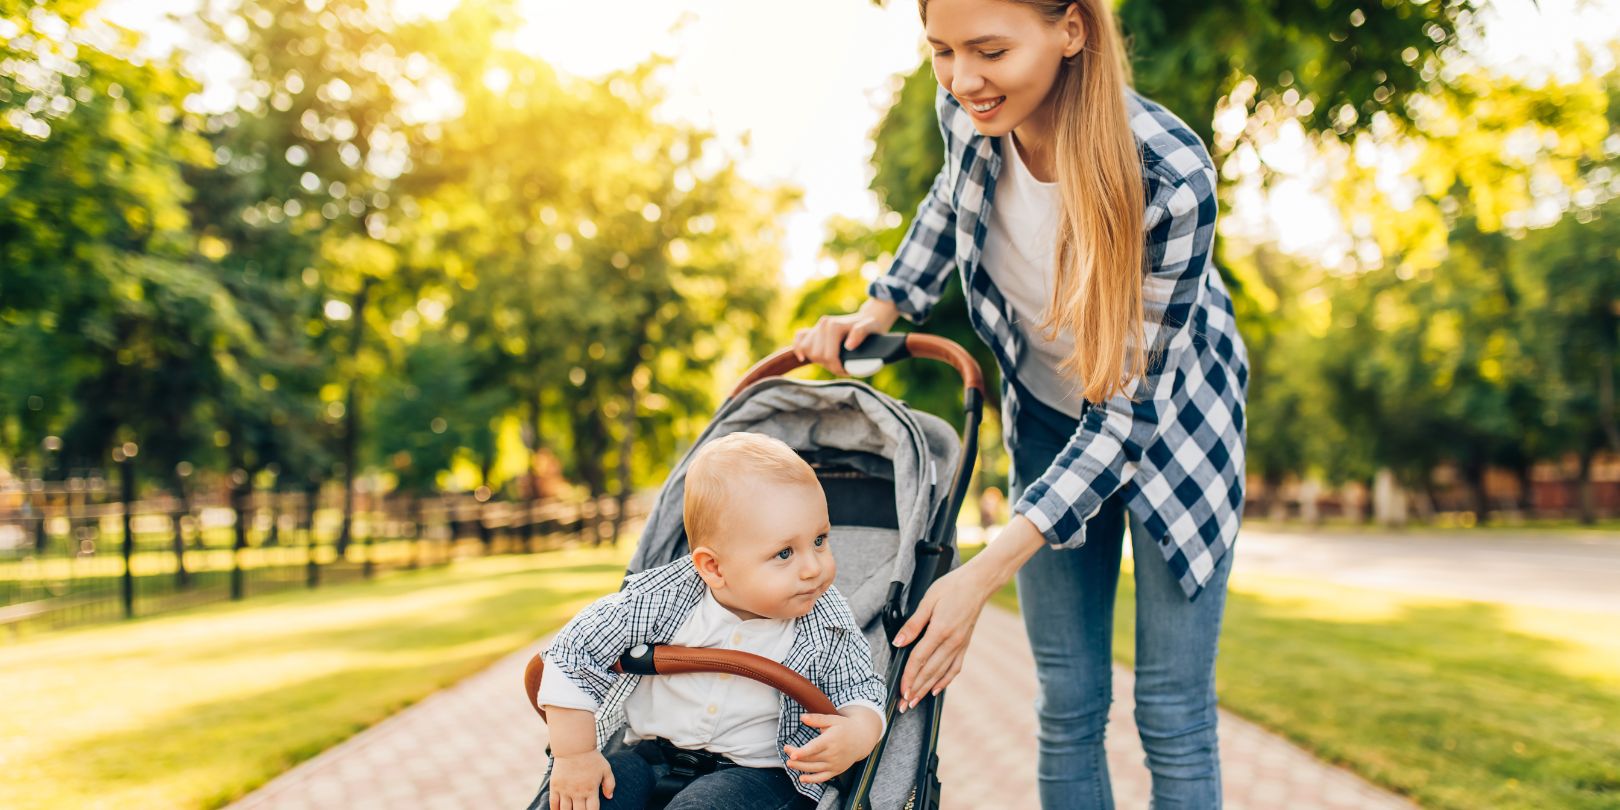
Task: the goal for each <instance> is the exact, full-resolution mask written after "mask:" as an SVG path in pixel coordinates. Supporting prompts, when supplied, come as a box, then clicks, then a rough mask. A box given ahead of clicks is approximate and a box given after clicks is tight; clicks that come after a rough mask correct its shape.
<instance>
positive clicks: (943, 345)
mask: <svg viewBox="0 0 1620 810" xmlns="http://www.w3.org/2000/svg"><path fill="white" fill-rule="evenodd" d="M906 352H907V353H908V354H910V355H911V356H912V357H923V358H927V359H929V360H938V361H940V362H942V363H947V364H949V365H951V366H952V367H954V368H955V369H956V373H957V374H958V375H959V376H961V378H962V388H963V391H964V392H966V391H968V390H972V389H978V391H979V394H980V396H981V398H982V397H983V395H984V393H985V391H984V372H982V371H981V370H980V369H979V361H977V360H974V359H973V355H972V354H971V353H969V352H968V350H967V349H964V348H962V346H961V344H959V343H957V342H956V341H954V340H951V339H950V338H943V337H940V336H939V335H925V334H923V333H921V332H908V333H906ZM802 365H806V364H805V363H804V362H803V361H801V360H800V359H799V358H798V357H796V356H795V355H794V354H793V350H792V349H779V350H778V351H776V353H774V354H772V355H771V356H769V357H766V358H765V359H764V360H761V361H759V362H758V363H755V364H754V367H753V368H750V369H748V373H746V374H744V375H743V378H742V380H740V381H739V382H738V383H737V387H736V388H734V389H732V391H731V396H733V397H735V396H737V395H738V394H740V393H742V391H743V389H744V388H747V387H748V386H750V385H753V384H754V383H756V382H759V381H760V380H763V379H765V378H767V377H779V376H781V375H783V374H786V373H788V372H789V371H792V370H794V369H796V368H798V367H800V366H802Z"/></svg>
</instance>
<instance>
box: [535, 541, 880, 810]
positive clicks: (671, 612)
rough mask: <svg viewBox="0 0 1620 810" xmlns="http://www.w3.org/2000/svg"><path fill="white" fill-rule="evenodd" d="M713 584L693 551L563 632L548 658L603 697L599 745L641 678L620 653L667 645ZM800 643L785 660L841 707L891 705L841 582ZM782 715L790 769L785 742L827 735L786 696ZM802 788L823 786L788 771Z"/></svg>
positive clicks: (639, 577) (821, 603)
mask: <svg viewBox="0 0 1620 810" xmlns="http://www.w3.org/2000/svg"><path fill="white" fill-rule="evenodd" d="M707 587H708V586H707V585H705V584H704V583H703V579H702V577H700V576H698V572H697V568H696V567H695V566H694V565H693V564H692V558H691V557H682V558H680V559H679V560H676V561H675V562H672V563H669V564H668V565H661V566H659V567H657V568H652V569H648V570H646V571H643V572H641V573H639V574H635V575H632V576H630V577H629V578H628V579H627V580H626V581H625V585H624V588H623V589H622V590H620V591H619V592H618V593H615V594H611V595H609V596H604V597H602V598H601V599H598V600H596V601H595V602H593V603H591V604H590V606H588V607H586V608H585V609H584V610H582V611H580V612H579V614H578V615H576V616H574V618H573V620H571V621H569V622H568V624H567V625H566V626H564V627H563V629H562V630H561V631H560V632H558V633H557V636H556V638H555V639H553V640H552V642H551V648H550V649H548V650H547V651H546V660H547V661H548V662H550V663H551V664H552V665H554V666H557V667H559V668H560V669H561V671H562V672H563V673H564V674H565V675H567V676H568V679H569V680H570V681H572V682H573V683H574V685H576V686H578V687H579V688H580V689H583V690H584V691H585V693H586V694H588V695H590V696H591V697H592V698H594V699H595V700H596V702H597V711H596V747H597V748H598V749H601V748H602V746H604V745H606V744H607V742H608V738H609V736H610V735H612V734H613V732H614V731H615V730H617V729H619V728H621V727H623V726H624V723H625V717H624V705H625V701H626V700H627V699H629V697H630V693H631V692H633V691H635V688H636V684H637V683H639V682H640V681H641V676H639V675H631V674H623V675H620V674H618V673H615V672H613V670H612V666H613V663H614V662H615V661H617V660H618V659H619V656H620V655H623V654H624V652H625V651H626V650H628V649H630V648H631V647H634V646H636V645H637V644H668V643H669V640H670V639H671V638H672V637H674V635H675V632H676V631H677V630H679V629H680V627H681V624H682V623H683V622H685V621H686V618H687V617H688V616H689V615H691V613H692V610H693V609H695V608H696V607H697V605H698V602H699V601H700V600H702V598H703V593H704V590H705V589H706V588H707ZM793 629H794V639H793V646H792V647H791V648H790V649H789V650H788V654H787V658H786V659H784V660H783V661H782V665H783V666H786V667H787V668H788V669H791V670H793V671H794V672H797V673H799V674H800V675H803V676H804V677H805V678H807V679H808V680H809V681H810V682H811V683H813V684H815V685H816V686H817V687H819V688H820V689H821V691H822V692H825V693H826V695H827V697H828V698H830V699H831V700H832V702H833V705H834V706H839V707H843V706H846V705H849V704H850V703H854V702H857V701H865V702H868V703H871V704H873V705H875V706H878V707H880V709H879V713H880V714H881V713H882V709H881V707H883V705H884V699H885V688H884V684H883V679H882V678H881V677H879V676H878V674H877V672H876V671H875V670H873V668H872V652H871V649H870V648H869V647H867V645H866V637H865V636H863V635H861V631H860V628H859V626H857V625H856V623H855V616H854V614H852V613H850V610H849V603H847V602H845V601H844V597H843V595H842V594H840V593H839V592H838V589H837V588H828V589H827V592H826V593H824V594H822V595H821V598H819V599H817V600H816V603H815V605H814V606H813V607H811V609H810V612H809V613H807V614H805V615H803V616H800V617H799V618H797V619H794V620H793ZM780 700H781V707H782V714H781V721H780V723H779V724H778V726H777V733H776V742H777V753H778V754H780V755H781V756H782V758H783V767H784V768H786V767H787V764H786V762H787V755H786V754H785V753H784V752H783V751H782V746H784V745H792V746H794V747H798V746H803V745H806V744H808V743H809V742H810V741H811V740H813V739H815V738H816V736H817V735H818V734H819V733H820V732H818V731H817V730H816V729H813V728H811V727H809V726H807V725H805V724H803V723H801V722H799V718H800V717H802V716H803V715H804V713H805V712H804V707H802V706H800V705H799V704H798V702H797V701H794V700H792V699H790V698H788V697H787V696H786V695H782V696H780ZM787 770H788V772H789V774H791V775H792V776H793V778H794V781H793V783H794V785H795V786H796V787H797V788H798V790H799V792H800V793H802V794H804V795H806V796H809V797H810V798H812V799H818V800H819V799H820V798H821V794H822V792H823V791H824V790H825V789H826V788H825V786H823V785H818V784H812V785H806V784H801V783H800V782H799V781H798V773H797V772H795V771H794V770H793V769H792V768H788V769H787Z"/></svg>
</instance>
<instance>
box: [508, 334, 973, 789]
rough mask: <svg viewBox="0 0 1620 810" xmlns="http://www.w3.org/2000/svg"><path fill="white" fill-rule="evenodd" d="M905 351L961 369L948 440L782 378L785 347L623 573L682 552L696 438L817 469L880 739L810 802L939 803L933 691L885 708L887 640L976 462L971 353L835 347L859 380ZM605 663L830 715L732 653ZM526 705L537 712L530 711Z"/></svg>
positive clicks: (949, 529) (881, 406)
mask: <svg viewBox="0 0 1620 810" xmlns="http://www.w3.org/2000/svg"><path fill="white" fill-rule="evenodd" d="M908 357H915V358H928V359H933V360H939V361H942V362H945V363H948V364H950V365H951V366H953V367H955V369H956V370H957V372H958V373H959V374H960V375H961V377H962V381H963V395H962V399H963V414H964V416H963V430H962V436H961V438H960V439H958V437H957V435H956V433H955V431H954V430H953V429H952V428H951V426H950V425H949V424H947V423H946V422H945V421H944V420H942V419H940V418H939V417H936V416H933V415H931V414H927V413H922V412H919V411H914V410H912V409H911V408H910V407H909V406H907V405H906V404H905V403H903V402H900V401H899V400H896V399H894V398H892V397H889V396H886V395H884V394H882V393H880V392H878V391H877V390H875V389H873V388H872V387H871V386H869V385H867V384H866V383H863V382H860V381H858V380H853V379H839V380H833V381H823V382H815V381H805V380H793V379H787V378H785V377H782V376H781V375H783V374H785V373H787V372H789V371H791V370H793V369H794V368H796V367H798V366H799V365H800V362H799V361H798V359H797V358H795V357H794V355H793V353H792V352H791V351H787V350H783V351H779V352H777V353H775V354H773V355H772V356H770V357H768V358H766V359H765V360H762V361H760V362H759V363H758V364H756V365H755V366H754V367H753V368H752V369H750V370H749V371H748V373H747V374H746V375H745V376H744V377H743V379H742V381H741V382H740V383H738V385H737V388H736V390H734V391H733V392H732V394H731V396H730V397H729V398H728V399H727V400H726V402H725V403H724V404H723V405H722V406H721V407H720V410H719V412H718V413H716V414H715V417H714V419H713V421H711V422H710V423H709V425H708V427H707V428H705V429H704V431H703V435H702V436H701V437H700V438H699V439H698V441H697V444H696V445H694V447H693V448H692V451H691V452H689V453H688V454H687V456H686V458H684V459H682V460H681V462H680V463H679V464H677V465H676V467H675V469H674V470H673V471H672V472H671V473H670V475H669V478H668V480H666V481H665V482H664V486H663V488H662V489H661V490H660V492H659V493H658V497H657V499H656V500H655V501H654V503H653V506H652V511H651V513H650V514H649V516H648V520H647V525H646V528H645V529H644V530H643V531H642V535H641V540H640V543H639V544H638V546H637V548H636V551H635V553H634V556H633V557H632V558H631V561H630V565H629V570H628V571H627V572H626V573H627V574H634V573H636V572H639V571H644V570H647V569H649V568H654V567H656V566H659V565H663V564H665V563H669V562H672V561H674V560H676V559H677V558H679V557H680V556H681V555H683V554H685V553H686V533H685V530H684V528H683V527H682V518H681V512H682V497H683V494H684V491H685V488H684V482H685V476H686V469H687V467H688V465H689V464H690V463H691V460H692V454H693V453H695V452H696V450H697V448H698V447H701V446H702V445H703V443H704V442H707V441H710V440H712V439H716V438H719V437H721V436H724V435H726V434H729V433H735V432H738V431H752V432H756V433H765V434H768V435H771V436H775V437H776V438H778V439H781V440H782V441H784V442H786V443H787V444H788V445H789V446H790V447H792V448H794V450H796V451H797V452H798V453H799V454H800V455H801V456H803V457H804V459H805V460H806V461H808V462H809V463H810V466H811V467H812V468H814V469H815V471H816V475H817V477H818V478H819V479H820V480H821V485H822V487H823V489H824V490H825V491H826V495H827V510H828V513H829V515H828V517H829V518H830V519H831V523H832V542H831V545H832V550H833V554H834V555H835V556H836V558H837V560H838V578H837V583H836V584H837V586H838V589H839V591H840V592H842V593H843V595H844V597H845V598H846V599H847V600H848V602H849V606H850V609H851V611H852V612H853V613H854V615H855V618H856V620H857V621H858V622H859V623H860V625H861V627H862V629H863V630H864V631H865V633H866V638H867V642H868V644H869V646H870V647H871V650H872V657H873V664H874V666H875V667H876V671H877V672H879V673H882V674H885V675H886V680H887V683H888V701H887V704H888V715H887V732H886V734H885V735H884V738H883V740H882V741H881V742H880V743H879V744H878V746H877V748H876V749H875V750H874V751H873V752H872V754H871V756H869V757H868V758H867V759H866V760H865V761H864V762H861V763H857V764H856V765H855V766H853V767H851V768H850V769H849V770H848V771H846V772H845V773H844V774H843V775H842V776H841V777H839V778H838V779H836V780H834V781H832V782H830V783H828V784H829V789H828V790H827V791H826V793H825V794H824V795H823V797H822V799H821V802H820V804H819V805H818V810H830V809H831V808H845V809H847V810H890V809H891V808H895V809H898V808H906V809H907V810H912V808H937V807H938V806H939V787H940V785H939V778H938V775H937V770H938V765H939V758H938V756H937V754H936V748H937V743H938V739H939V724H940V717H941V713H942V710H943V706H944V697H945V693H944V692H941V693H940V694H939V695H938V696H936V697H932V698H927V699H924V700H923V702H921V703H920V704H918V706H917V708H916V709H913V710H911V711H908V712H906V713H904V714H900V713H897V712H896V711H895V710H894V706H895V704H896V701H897V699H898V695H899V689H900V675H901V673H902V672H903V671H904V669H905V665H906V660H907V658H908V656H909V654H910V651H911V648H910V647H906V648H902V649H896V648H895V647H893V646H892V645H891V644H890V640H891V639H892V638H893V637H894V634H895V633H896V632H898V631H899V629H900V627H901V625H903V624H904V623H905V621H906V620H907V619H908V618H909V617H910V616H911V614H912V612H913V611H915V610H916V607H917V604H918V602H919V601H920V600H921V598H922V595H923V593H924V591H926V590H927V589H928V587H929V585H931V584H932V583H933V582H934V580H936V579H937V578H939V577H940V576H942V575H943V574H945V573H946V572H947V571H949V570H950V569H951V568H952V567H953V566H954V565H955V564H956V562H957V553H956V515H957V511H958V510H959V509H960V508H961V505H962V499H963V497H964V496H965V495H966V491H967V485H968V479H969V478H971V477H972V473H973V460H974V458H975V457H976V456H977V445H978V432H979V422H980V420H981V418H982V409H983V403H984V393H985V391H984V378H983V375H982V374H981V372H980V370H979V366H978V363H977V362H976V361H974V359H973V357H972V355H970V354H968V352H967V351H966V350H965V349H963V348H962V347H961V346H959V345H957V344H956V343H953V342H951V341H949V340H946V339H944V338H940V337H937V336H933V335H922V334H915V333H913V334H906V335H874V336H872V337H870V338H867V340H866V341H865V342H863V343H862V344H861V345H860V346H859V347H858V348H856V349H853V350H845V351H844V352H843V362H844V366H845V368H846V369H847V370H849V371H850V372H851V373H857V374H870V373H874V372H876V371H877V369H878V368H881V367H882V365H883V364H886V363H892V362H897V361H899V360H902V359H905V358H908ZM617 668H619V669H621V671H626V672H635V673H638V674H647V675H651V674H662V675H672V674H678V673H681V672H705V671H709V672H730V673H733V674H736V675H739V676H742V677H748V678H753V679H755V680H758V681H761V682H763V683H766V684H768V685H770V686H772V687H774V688H777V689H779V690H781V691H782V692H784V693H786V694H787V695H788V696H789V697H791V698H793V699H794V700H797V701H799V702H800V703H801V704H803V705H804V706H805V708H806V709H808V710H809V711H812V712H825V713H832V712H834V711H835V710H834V708H833V707H832V704H831V702H830V701H829V700H828V699H827V697H826V696H825V695H823V694H822V693H821V692H820V691H819V690H817V689H816V687H815V686H813V685H812V684H811V683H810V682H809V681H807V680H805V679H804V678H802V677H800V676H799V675H798V674H797V673H794V672H793V671H792V670H789V669H787V668H786V667H783V666H781V665H780V664H777V663H775V662H773V661H769V660H768V659H765V658H761V657H759V656H754V655H750V654H748V653H743V652H736V651H730V650H704V649H692V648H682V647H675V646H656V647H653V648H651V649H648V648H647V647H646V645H638V646H637V647H636V648H635V649H633V650H627V651H626V653H625V656H624V657H623V658H621V659H620V661H619V665H618V667H617ZM541 671H542V664H541V657H540V656H538V655H537V656H535V658H534V659H533V660H532V661H530V662H529V667H528V671H527V672H526V673H525V676H524V681H525V684H524V685H525V688H526V690H527V692H528V695H529V702H530V704H531V705H533V704H535V695H536V691H537V690H538V688H539V684H540V675H541ZM535 709H536V711H539V710H540V709H539V706H538V705H535ZM541 714H542V716H543V715H544V712H542V713H541ZM622 737H623V733H622V731H621V732H617V733H615V734H614V735H613V743H612V744H614V745H617V744H619V742H618V741H619V739H620V738H622Z"/></svg>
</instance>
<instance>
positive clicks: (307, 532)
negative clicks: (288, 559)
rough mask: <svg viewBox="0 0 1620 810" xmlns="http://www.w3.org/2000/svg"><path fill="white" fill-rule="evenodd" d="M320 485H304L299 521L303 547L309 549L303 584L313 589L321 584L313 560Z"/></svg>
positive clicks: (315, 546) (319, 568) (315, 483)
mask: <svg viewBox="0 0 1620 810" xmlns="http://www.w3.org/2000/svg"><path fill="white" fill-rule="evenodd" d="M320 500H321V483H320V482H319V481H314V480H311V481H309V482H308V483H306V484H305V485H304V514H303V517H302V519H301V520H300V521H299V522H300V524H301V526H300V527H299V529H300V531H302V532H303V535H304V545H305V546H306V547H307V548H308V549H309V558H308V560H307V562H306V563H305V571H304V584H306V585H308V586H309V587H311V588H313V587H315V586H317V585H319V584H321V564H320V562H319V561H318V560H316V559H315V551H316V549H317V548H319V542H318V540H317V539H316V537H315V509H316V507H317V506H319V505H320Z"/></svg>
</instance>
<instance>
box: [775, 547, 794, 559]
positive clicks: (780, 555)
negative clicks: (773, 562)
mask: <svg viewBox="0 0 1620 810" xmlns="http://www.w3.org/2000/svg"><path fill="white" fill-rule="evenodd" d="M791 556H793V549H791V548H784V549H782V550H781V551H778V552H776V559H778V560H785V559H787V558H789V557H791Z"/></svg>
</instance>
